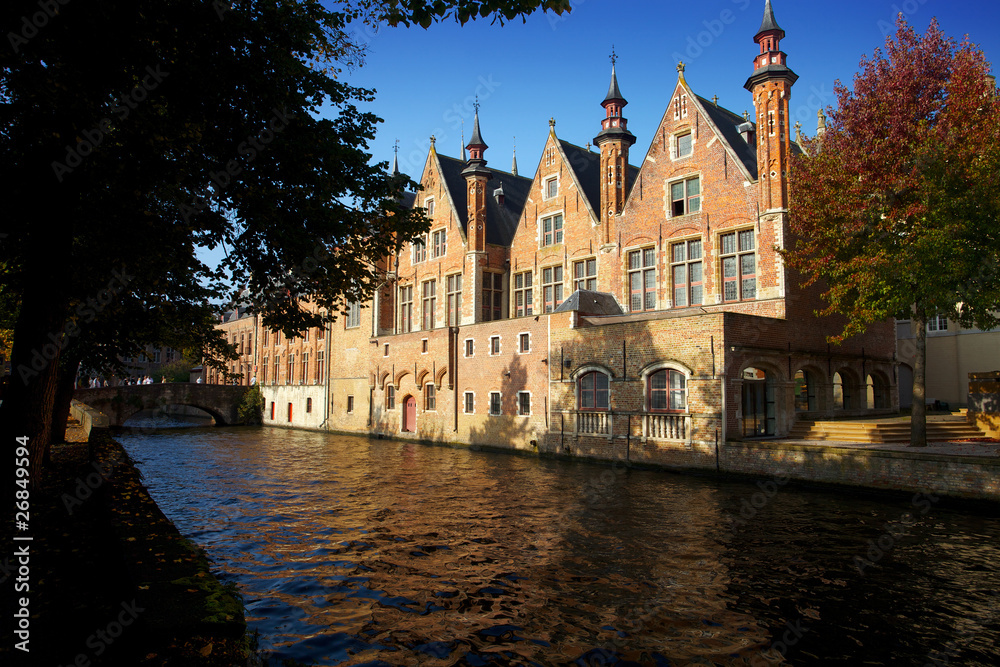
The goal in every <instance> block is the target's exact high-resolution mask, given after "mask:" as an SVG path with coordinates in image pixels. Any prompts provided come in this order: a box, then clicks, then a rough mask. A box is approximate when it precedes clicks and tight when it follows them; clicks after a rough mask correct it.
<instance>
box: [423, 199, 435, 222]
mask: <svg viewBox="0 0 1000 667" xmlns="http://www.w3.org/2000/svg"><path fill="white" fill-rule="evenodd" d="M424 208H425V209H427V213H426V215H427V217H428V218H433V217H434V197H426V198H425V199H424Z"/></svg>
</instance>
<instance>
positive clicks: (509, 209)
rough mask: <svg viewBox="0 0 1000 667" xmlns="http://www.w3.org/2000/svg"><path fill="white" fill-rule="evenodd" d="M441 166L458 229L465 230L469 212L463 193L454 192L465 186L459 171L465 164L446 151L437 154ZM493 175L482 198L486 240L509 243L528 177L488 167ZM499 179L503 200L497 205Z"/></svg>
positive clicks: (521, 205) (528, 182) (505, 244)
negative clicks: (483, 201)
mask: <svg viewBox="0 0 1000 667" xmlns="http://www.w3.org/2000/svg"><path fill="white" fill-rule="evenodd" d="M437 158H438V164H439V165H440V169H441V178H442V180H444V183H445V185H446V186H447V188H448V191H449V193H450V194H451V197H452V201H454V202H455V209H456V213H457V214H458V218H459V220H460V221H461V222H462V229H463V230H465V233H466V234H468V229H467V228H468V224H469V212H468V209H467V208H466V206H465V202H466V197H465V196H461V197H459V196H457V195H458V193H465V190H466V188H467V185H466V181H465V176H463V175H462V171H463V170H464V169H465V168H466V166H467V165H466V163H465V162H463V161H461V160H457V159H455V158H453V157H448V156H447V155H441V154H440V153H439V154H438V156H437ZM490 171H491V172H492V173H493V177H492V178H491V179H490V180H489V181H488V182H487V184H486V188H487V190H486V191H487V194H488V195H489V196H488V197H487V199H486V243H488V244H490V245H498V246H505V247H509V246H510V244H511V241H512V240H513V238H514V232H515V231H517V221H518V220H519V219H520V217H521V211H523V210H524V204H525V202H526V201H527V200H528V192H529V191H530V190H531V179H530V178H524V177H523V176H515V175H514V174H511V173H509V172H506V171H500V170H498V169H493V168H490ZM501 182H502V183H503V193H504V201H503V205H502V206H501V205H500V203H499V202H498V201H497V198H496V197H495V196H494V195H493V192H494V191H495V190H497V189H499V188H500V184H501Z"/></svg>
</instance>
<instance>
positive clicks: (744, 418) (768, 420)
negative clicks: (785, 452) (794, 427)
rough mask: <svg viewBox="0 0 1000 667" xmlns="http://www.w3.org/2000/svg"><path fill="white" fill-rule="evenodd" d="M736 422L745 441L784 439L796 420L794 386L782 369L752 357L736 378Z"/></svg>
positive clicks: (775, 364) (765, 360)
mask: <svg viewBox="0 0 1000 667" xmlns="http://www.w3.org/2000/svg"><path fill="white" fill-rule="evenodd" d="M735 385H736V387H737V391H738V393H737V396H736V397H735V398H736V400H737V401H738V403H737V411H736V413H737V419H738V421H739V422H740V423H739V427H738V428H739V432H740V433H741V434H742V436H743V437H761V436H777V435H784V434H785V433H787V432H788V429H789V428H790V424H791V421H793V419H794V417H789V415H794V412H793V407H792V406H793V403H792V395H791V390H792V383H791V382H790V381H789V380H788V378H786V376H785V374H784V373H783V372H782V370H781V366H780V365H779V364H777V363H774V362H772V361H771V360H769V359H765V358H760V357H751V358H749V359H747V360H745V361H744V362H743V364H742V365H741V366H740V370H739V373H738V375H737V376H736V381H735Z"/></svg>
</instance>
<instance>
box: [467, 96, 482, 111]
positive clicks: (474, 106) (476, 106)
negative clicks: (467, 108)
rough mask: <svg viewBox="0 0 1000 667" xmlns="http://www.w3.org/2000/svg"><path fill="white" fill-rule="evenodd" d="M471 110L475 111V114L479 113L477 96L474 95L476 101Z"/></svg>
mask: <svg viewBox="0 0 1000 667" xmlns="http://www.w3.org/2000/svg"><path fill="white" fill-rule="evenodd" d="M466 99H468V98H466ZM472 108H473V109H475V110H476V113H477V114H478V113H479V95H478V94H477V95H476V101H475V102H473V103H472Z"/></svg>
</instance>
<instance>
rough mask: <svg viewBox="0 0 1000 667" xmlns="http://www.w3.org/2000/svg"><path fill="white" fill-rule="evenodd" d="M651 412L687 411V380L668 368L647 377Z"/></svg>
mask: <svg viewBox="0 0 1000 667" xmlns="http://www.w3.org/2000/svg"><path fill="white" fill-rule="evenodd" d="M649 409H650V411H651V412H683V411H684V410H686V409H687V378H686V377H685V375H684V373H682V372H680V371H676V370H673V369H670V368H665V369H663V370H662V371H657V372H655V373H653V374H652V375H650V376H649Z"/></svg>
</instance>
